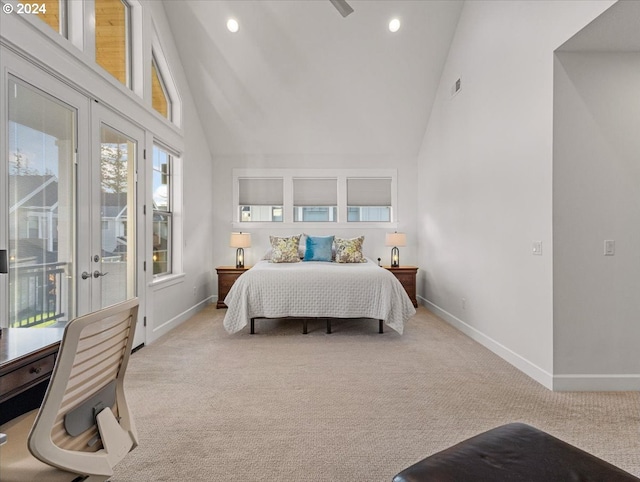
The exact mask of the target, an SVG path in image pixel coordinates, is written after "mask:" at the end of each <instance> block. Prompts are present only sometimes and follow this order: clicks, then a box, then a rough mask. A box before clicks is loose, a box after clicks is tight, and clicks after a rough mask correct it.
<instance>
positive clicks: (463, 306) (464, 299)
mask: <svg viewBox="0 0 640 482" xmlns="http://www.w3.org/2000/svg"><path fill="white" fill-rule="evenodd" d="M461 304H462V311H465V310H466V309H467V299H466V298H462V300H461Z"/></svg>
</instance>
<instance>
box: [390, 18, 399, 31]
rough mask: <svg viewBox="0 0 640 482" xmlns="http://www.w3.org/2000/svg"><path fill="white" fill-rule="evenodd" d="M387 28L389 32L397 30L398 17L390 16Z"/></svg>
mask: <svg viewBox="0 0 640 482" xmlns="http://www.w3.org/2000/svg"><path fill="white" fill-rule="evenodd" d="M389 30H390V31H391V32H397V31H398V30H400V19H398V18H392V19H391V21H390V22H389Z"/></svg>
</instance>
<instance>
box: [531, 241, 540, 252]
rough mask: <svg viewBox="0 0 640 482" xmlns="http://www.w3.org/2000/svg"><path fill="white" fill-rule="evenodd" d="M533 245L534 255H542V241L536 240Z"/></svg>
mask: <svg viewBox="0 0 640 482" xmlns="http://www.w3.org/2000/svg"><path fill="white" fill-rule="evenodd" d="M532 247H533V254H534V255H536V256H542V241H534V242H533V244H532Z"/></svg>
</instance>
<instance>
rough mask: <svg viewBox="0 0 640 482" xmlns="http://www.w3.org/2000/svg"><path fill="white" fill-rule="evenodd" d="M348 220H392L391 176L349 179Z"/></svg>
mask: <svg viewBox="0 0 640 482" xmlns="http://www.w3.org/2000/svg"><path fill="white" fill-rule="evenodd" d="M347 221H349V222H364V221H375V222H389V221H391V178H379V179H376V178H349V179H347Z"/></svg>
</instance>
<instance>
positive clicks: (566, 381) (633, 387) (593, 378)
mask: <svg viewBox="0 0 640 482" xmlns="http://www.w3.org/2000/svg"><path fill="white" fill-rule="evenodd" d="M553 390H554V391H557V392H637V391H640V374H636V375H616V374H606V375H593V374H591V375H582V374H569V375H554V376H553Z"/></svg>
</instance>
